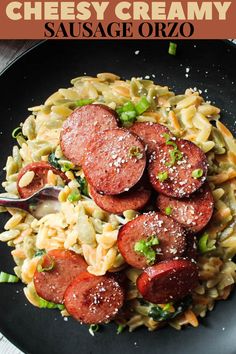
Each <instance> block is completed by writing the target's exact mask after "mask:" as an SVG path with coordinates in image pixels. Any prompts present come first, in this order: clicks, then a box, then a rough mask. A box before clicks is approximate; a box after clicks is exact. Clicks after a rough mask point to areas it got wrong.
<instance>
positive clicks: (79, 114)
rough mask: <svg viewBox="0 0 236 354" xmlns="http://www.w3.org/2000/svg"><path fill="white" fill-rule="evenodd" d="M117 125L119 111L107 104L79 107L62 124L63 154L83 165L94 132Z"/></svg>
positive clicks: (61, 143) (61, 140) (61, 141)
mask: <svg viewBox="0 0 236 354" xmlns="http://www.w3.org/2000/svg"><path fill="white" fill-rule="evenodd" d="M117 126H118V116H117V113H116V112H115V111H114V110H113V109H111V108H109V107H107V106H105V105H102V104H89V105H86V106H83V107H81V108H77V109H76V110H75V111H74V112H73V113H72V114H71V115H70V117H69V118H68V119H67V120H66V121H65V122H64V124H63V126H62V131H61V135H60V145H61V149H62V151H63V154H64V155H65V156H66V157H67V158H68V159H69V160H70V161H71V162H73V163H74V164H75V165H82V162H83V159H84V154H85V150H86V146H87V145H88V143H89V142H90V140H91V138H92V137H93V136H94V134H96V133H97V132H101V131H103V130H106V129H112V128H116V127H117Z"/></svg>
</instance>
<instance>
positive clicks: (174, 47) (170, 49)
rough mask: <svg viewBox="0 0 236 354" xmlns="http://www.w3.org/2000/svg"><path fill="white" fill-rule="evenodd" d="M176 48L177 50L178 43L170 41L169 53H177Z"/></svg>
mask: <svg viewBox="0 0 236 354" xmlns="http://www.w3.org/2000/svg"><path fill="white" fill-rule="evenodd" d="M176 50H177V44H176V43H173V42H170V44H169V50H168V53H169V54H170V55H176Z"/></svg>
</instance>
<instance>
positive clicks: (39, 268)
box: [37, 255, 55, 273]
mask: <svg viewBox="0 0 236 354" xmlns="http://www.w3.org/2000/svg"><path fill="white" fill-rule="evenodd" d="M47 258H49V261H50V263H49V265H48V266H46V267H42V263H43V261H44V260H45V258H41V259H40V260H39V262H38V265H37V271H38V272H39V273H42V272H48V271H49V270H52V269H53V268H54V266H55V262H54V260H53V259H52V257H51V256H49V255H47Z"/></svg>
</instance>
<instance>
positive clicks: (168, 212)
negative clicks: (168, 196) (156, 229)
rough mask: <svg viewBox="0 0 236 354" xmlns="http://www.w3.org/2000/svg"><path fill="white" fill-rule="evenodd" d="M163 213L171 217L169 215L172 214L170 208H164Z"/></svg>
mask: <svg viewBox="0 0 236 354" xmlns="http://www.w3.org/2000/svg"><path fill="white" fill-rule="evenodd" d="M165 213H166V215H168V216H169V215H171V213H172V208H171V207H170V206H168V207H166V208H165Z"/></svg>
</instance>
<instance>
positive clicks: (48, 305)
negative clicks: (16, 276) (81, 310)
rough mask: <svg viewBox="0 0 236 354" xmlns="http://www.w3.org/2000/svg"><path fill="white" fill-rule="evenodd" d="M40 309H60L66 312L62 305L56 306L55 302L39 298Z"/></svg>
mask: <svg viewBox="0 0 236 354" xmlns="http://www.w3.org/2000/svg"><path fill="white" fill-rule="evenodd" d="M39 307H40V308H41V309H59V310H64V308H65V306H64V305H62V304H55V303H54V302H50V301H47V300H44V299H43V298H42V297H39Z"/></svg>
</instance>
